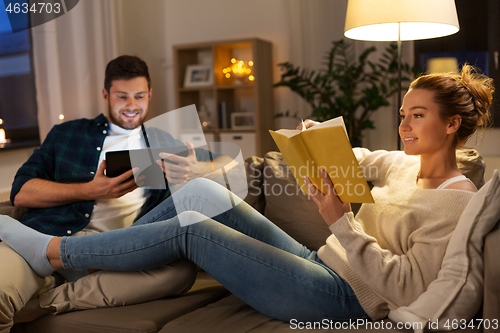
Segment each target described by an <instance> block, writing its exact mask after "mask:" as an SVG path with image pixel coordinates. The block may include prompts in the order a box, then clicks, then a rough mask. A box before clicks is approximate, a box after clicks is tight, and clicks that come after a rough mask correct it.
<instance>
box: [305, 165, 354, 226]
mask: <svg viewBox="0 0 500 333" xmlns="http://www.w3.org/2000/svg"><path fill="white" fill-rule="evenodd" d="M321 177H322V178H323V182H324V183H325V187H326V194H323V193H321V191H320V190H319V189H318V188H317V187H316V186H315V185H314V184H313V183H312V182H311V180H310V179H309V177H307V176H305V177H304V179H305V182H306V185H307V191H308V192H309V194H310V195H311V198H312V199H313V201H314V202H315V203H316V205H318V208H319V213H320V214H321V216H322V217H323V219H324V220H325V222H326V224H328V226H331V225H332V224H334V223H335V222H337V220H338V219H340V218H341V217H342V216H344V214H345V213H346V212H350V211H351V204H350V203H348V202H346V203H343V202H342V201H340V199H339V197H338V196H337V193H335V188H334V186H333V183H332V180H331V179H330V177H329V176H328V173H327V172H326V170H325V169H321Z"/></svg>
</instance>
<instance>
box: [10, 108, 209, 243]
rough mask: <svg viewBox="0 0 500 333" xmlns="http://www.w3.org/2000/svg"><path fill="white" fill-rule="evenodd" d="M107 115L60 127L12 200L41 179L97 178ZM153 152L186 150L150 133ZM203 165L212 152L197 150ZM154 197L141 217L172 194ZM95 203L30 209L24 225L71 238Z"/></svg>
mask: <svg viewBox="0 0 500 333" xmlns="http://www.w3.org/2000/svg"><path fill="white" fill-rule="evenodd" d="M108 127H109V125H108V120H107V119H106V117H105V116H104V115H102V114H101V115H99V116H98V117H97V118H95V119H78V120H73V121H69V122H65V123H63V124H60V125H56V126H54V127H53V128H52V130H51V131H50V132H49V134H48V135H47V137H46V139H45V140H44V142H43V144H42V145H41V147H40V148H39V149H35V151H34V152H33V154H32V155H31V157H30V158H29V159H28V161H27V162H26V163H24V164H23V165H22V166H21V168H20V169H19V170H18V172H17V174H16V176H15V178H14V183H13V184H12V190H11V196H10V200H11V202H12V203H14V198H15V196H16V195H17V193H18V192H19V190H20V189H21V187H22V186H23V185H24V184H25V183H26V182H27V181H28V180H30V179H34V178H39V179H44V180H49V181H53V182H57V183H67V184H70V183H85V182H89V181H91V180H92V179H93V178H94V175H95V172H96V171H97V168H98V163H99V156H100V154H101V149H102V147H103V144H104V139H105V138H106V136H107V134H108V131H109V129H108ZM148 138H149V142H150V143H151V148H155V147H172V146H184V145H183V143H182V142H180V141H178V140H175V139H174V138H173V137H172V136H171V135H170V134H168V133H166V132H163V131H160V130H157V131H155V130H154V129H151V128H149V129H148ZM196 157H197V158H198V160H199V161H208V160H210V156H209V152H208V151H206V150H202V149H196ZM214 157H215V156H214ZM150 191H151V196H150V197H149V199H148V201H147V202H146V203H145V204H144V206H143V207H142V211H141V213H140V214H139V217H140V216H142V215H144V214H145V213H147V212H148V211H150V210H151V209H152V208H154V207H155V206H156V205H158V204H159V203H160V202H161V201H163V200H164V199H165V198H167V197H168V196H169V195H170V192H169V190H150ZM93 208H94V201H81V202H77V203H73V204H68V205H63V206H56V207H51V208H30V209H28V211H27V212H26V213H25V214H24V216H23V218H22V220H21V222H22V223H24V224H25V225H27V226H29V227H31V228H33V229H35V230H38V231H40V232H42V233H45V234H49V235H55V236H67V235H71V234H74V233H76V232H78V231H80V230H82V229H84V228H85V227H86V226H87V224H88V223H89V221H90V217H91V216H92V210H93Z"/></svg>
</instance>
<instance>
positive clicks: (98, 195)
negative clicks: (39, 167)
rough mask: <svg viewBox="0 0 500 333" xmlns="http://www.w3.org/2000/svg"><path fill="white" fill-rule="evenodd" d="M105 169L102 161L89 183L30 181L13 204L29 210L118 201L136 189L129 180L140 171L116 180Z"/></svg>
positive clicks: (132, 171)
mask: <svg viewBox="0 0 500 333" xmlns="http://www.w3.org/2000/svg"><path fill="white" fill-rule="evenodd" d="M105 169H106V162H105V161H103V162H102V163H101V165H100V166H99V169H98V170H97V172H96V174H95V176H94V179H93V180H91V181H90V182H88V183H74V184H66V183H56V182H53V181H49V180H44V179H39V178H33V179H30V180H28V181H27V182H26V183H25V184H24V185H23V186H22V187H21V190H20V191H19V192H18V193H17V195H16V196H15V198H14V205H16V206H20V207H27V208H48V207H56V206H61V205H68V204H72V203H75V202H80V201H91V200H96V199H110V198H119V197H121V196H122V195H124V194H127V193H129V192H131V191H133V190H135V189H136V188H137V185H136V184H135V182H134V180H133V179H131V180H127V179H129V178H130V177H132V175H133V174H134V173H135V172H137V171H138V168H135V169H132V170H129V171H127V172H125V173H123V174H122V175H120V176H118V177H114V178H109V177H106V175H105V174H104V170H105ZM143 178H144V176H139V177H138V178H137V181H138V182H139V185H141V183H140V182H141V180H142V179H143Z"/></svg>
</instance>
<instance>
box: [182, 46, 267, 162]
mask: <svg viewBox="0 0 500 333" xmlns="http://www.w3.org/2000/svg"><path fill="white" fill-rule="evenodd" d="M233 57H234V58H236V59H237V60H243V61H245V62H246V63H248V62H249V61H252V62H253V66H252V67H251V68H252V75H253V76H254V77H255V80H254V81H253V82H252V81H249V80H248V79H246V78H245V79H244V80H241V81H240V80H236V79H235V78H233V76H232V77H230V78H226V77H225V76H224V73H223V69H224V68H226V67H228V66H230V65H231V59H232V58H233ZM190 65H207V66H210V68H211V70H213V75H214V80H213V84H212V85H210V86H201V87H185V86H184V81H185V76H186V70H187V68H188V66H190ZM174 70H175V95H176V105H177V108H181V107H184V106H187V105H191V104H195V105H196V108H197V110H198V112H200V110H202V108H204V109H205V110H208V113H209V114H210V117H209V120H210V123H211V125H210V126H208V127H204V129H203V131H204V134H205V137H206V141H207V142H210V141H223V142H233V143H236V144H238V145H239V146H240V147H241V149H242V152H243V156H244V157H245V158H246V157H249V156H251V155H258V156H263V155H264V154H265V153H266V152H268V151H270V150H273V149H276V148H275V145H274V142H273V140H272V138H271V136H270V134H269V129H270V128H271V127H272V124H273V114H274V101H273V87H272V85H273V66H272V44H271V43H270V42H268V41H265V40H262V39H258V38H249V39H241V40H229V41H215V42H203V43H195V44H184V45H176V46H174ZM223 108H224V109H225V110H226V117H225V118H226V119H225V121H223V119H221V116H222V109H223ZM233 113H238V114H244V115H245V116H248V115H249V114H253V119H254V121H253V123H254V124H253V126H252V127H251V128H248V126H247V128H238V127H236V128H235V126H233V125H234V124H231V115H232V114H233ZM224 124H225V126H224Z"/></svg>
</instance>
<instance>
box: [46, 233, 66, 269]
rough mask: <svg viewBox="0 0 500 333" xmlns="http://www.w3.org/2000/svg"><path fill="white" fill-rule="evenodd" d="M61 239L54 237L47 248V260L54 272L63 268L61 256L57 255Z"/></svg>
mask: <svg viewBox="0 0 500 333" xmlns="http://www.w3.org/2000/svg"><path fill="white" fill-rule="evenodd" d="M61 239H62V238H61V237H54V238H52V239H51V240H50V242H49V246H48V247H47V259H49V263H50V264H51V265H52V267H54V269H55V270H58V269H61V268H63V265H62V262H61V256H60V253H59V246H60V245H61Z"/></svg>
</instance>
